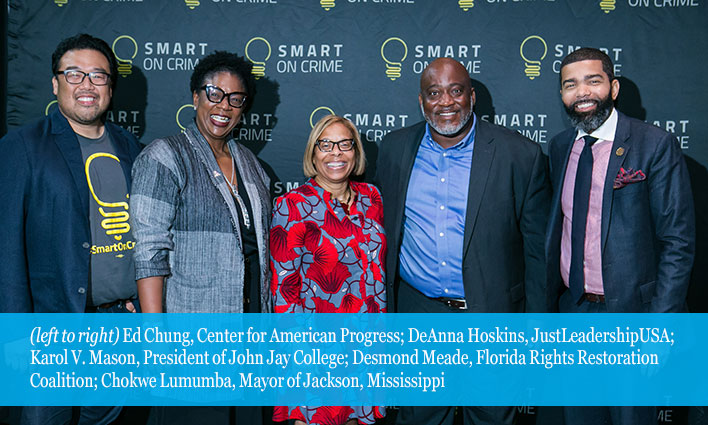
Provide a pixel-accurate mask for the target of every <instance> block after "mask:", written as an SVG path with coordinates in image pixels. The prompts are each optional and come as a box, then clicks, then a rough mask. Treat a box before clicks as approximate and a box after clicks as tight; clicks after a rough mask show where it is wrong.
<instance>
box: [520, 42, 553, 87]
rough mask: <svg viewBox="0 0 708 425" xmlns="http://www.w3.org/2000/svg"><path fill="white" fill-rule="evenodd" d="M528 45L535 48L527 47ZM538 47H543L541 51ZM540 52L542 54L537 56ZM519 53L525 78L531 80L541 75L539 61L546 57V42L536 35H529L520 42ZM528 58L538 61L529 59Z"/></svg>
mask: <svg viewBox="0 0 708 425" xmlns="http://www.w3.org/2000/svg"><path fill="white" fill-rule="evenodd" d="M532 40H538V41H532ZM539 43H540V46H539ZM529 44H531V45H534V44H535V45H536V47H535V48H533V47H527V46H528V45H529ZM539 47H543V49H540V48H539ZM541 51H543V53H541V54H538V53H540V52H541ZM524 52H525V53H524ZM519 53H520V54H521V59H523V60H524V65H525V68H524V73H525V74H526V76H527V77H529V80H533V79H534V78H536V77H538V76H539V75H541V61H542V60H543V58H545V57H546V53H548V45H546V41H545V40H544V39H542V38H541V37H539V36H537V35H530V36H528V37H526V38H525V39H524V41H522V42H521V47H519ZM529 57H531V58H538V59H529Z"/></svg>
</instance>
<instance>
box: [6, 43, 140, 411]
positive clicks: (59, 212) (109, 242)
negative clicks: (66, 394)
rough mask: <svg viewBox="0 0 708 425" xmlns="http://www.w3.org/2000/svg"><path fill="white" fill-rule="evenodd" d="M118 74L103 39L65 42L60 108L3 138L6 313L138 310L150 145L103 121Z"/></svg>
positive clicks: (57, 81) (57, 72)
mask: <svg viewBox="0 0 708 425" xmlns="http://www.w3.org/2000/svg"><path fill="white" fill-rule="evenodd" d="M116 69H117V66H116V60H115V57H114V56H113V52H112V51H111V49H110V47H109V46H108V45H107V44H106V43H105V42H104V41H103V40H100V39H98V38H95V37H92V36H90V35H87V34H80V35H77V36H75V37H71V38H68V39H66V40H63V41H62V42H61V43H60V44H59V45H58V46H57V48H56V50H55V52H54V54H53V55H52V75H53V78H52V86H53V90H54V94H55V95H56V96H57V103H58V109H57V110H56V111H55V112H53V113H51V114H49V115H48V116H47V117H44V118H42V119H41V120H38V121H36V122H33V123H30V124H28V125H26V126H24V127H22V128H19V129H17V130H14V131H11V132H10V133H8V134H7V135H6V136H5V137H3V138H2V139H0V150H1V151H2V155H0V204H2V205H3V207H2V208H0V223H2V226H0V252H2V253H3V261H2V262H0V286H1V287H2V289H3V296H2V297H0V312H4V313H8V312H19V313H32V312H35V313H83V312H128V311H130V312H134V311H135V309H136V307H135V305H134V304H133V302H132V301H131V299H132V298H134V297H135V296H136V295H137V294H136V292H137V291H136V286H135V270H134V267H133V261H132V256H133V255H132V251H131V249H132V247H133V246H134V244H135V242H134V241H133V238H132V235H131V233H130V226H129V224H128V216H129V208H128V202H127V201H128V199H127V194H128V193H129V191H130V170H131V167H132V164H133V160H134V159H135V157H136V156H137V155H138V153H139V152H140V144H139V143H138V141H137V140H136V139H135V137H134V136H133V135H131V134H129V133H128V132H127V131H125V130H123V129H121V128H120V127H118V126H116V125H114V124H112V123H108V122H106V123H104V122H103V117H104V115H105V112H106V110H107V109H108V106H109V104H110V102H111V96H112V94H113V85H114V83H115V79H116V77H117V71H116ZM33 75H34V74H32V73H30V74H29V75H28V78H30V79H31V78H32V76H33ZM120 410H121V408H120V407H96V406H89V407H86V406H85V407H81V408H80V409H77V411H76V412H74V411H73V409H72V408H71V407H70V406H68V407H62V406H50V407H39V406H31V407H25V408H24V409H23V411H22V419H21V421H22V423H23V424H38V423H41V424H64V423H69V422H70V421H72V420H74V421H79V422H80V423H96V424H98V423H110V422H112V421H113V420H115V418H116V417H117V416H118V414H119V413H120Z"/></svg>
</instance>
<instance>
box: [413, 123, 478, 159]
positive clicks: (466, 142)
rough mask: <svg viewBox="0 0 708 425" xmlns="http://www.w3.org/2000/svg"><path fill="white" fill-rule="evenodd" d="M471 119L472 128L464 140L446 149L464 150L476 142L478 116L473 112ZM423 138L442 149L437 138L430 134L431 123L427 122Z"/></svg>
mask: <svg viewBox="0 0 708 425" xmlns="http://www.w3.org/2000/svg"><path fill="white" fill-rule="evenodd" d="M471 120H472V128H470V130H469V131H468V132H467V134H466V135H465V137H463V138H462V140H460V141H459V142H457V143H456V144H455V145H454V146H451V147H449V148H448V149H445V150H452V149H455V150H463V149H465V148H466V147H468V146H470V145H471V144H472V143H473V142H474V134H475V131H476V128H477V116H476V115H475V114H472V117H471ZM423 140H427V141H428V143H429V144H431V145H432V146H437V148H439V149H441V150H442V147H441V146H440V145H439V144H438V143H437V142H436V141H435V140H433V136H432V135H431V134H430V124H428V123H425V136H423Z"/></svg>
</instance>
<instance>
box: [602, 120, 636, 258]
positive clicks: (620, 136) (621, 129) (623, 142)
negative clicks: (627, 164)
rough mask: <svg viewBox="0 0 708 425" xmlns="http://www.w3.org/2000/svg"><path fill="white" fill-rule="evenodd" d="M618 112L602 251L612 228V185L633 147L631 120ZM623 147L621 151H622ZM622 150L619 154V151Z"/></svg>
mask: <svg viewBox="0 0 708 425" xmlns="http://www.w3.org/2000/svg"><path fill="white" fill-rule="evenodd" d="M617 113H618V118H617V131H616V132H615V141H614V142H613V143H612V152H610V160H609V162H608V164H607V176H606V177H605V188H604V189H603V194H602V239H601V241H600V243H601V245H600V246H601V247H602V251H603V252H604V250H605V243H606V242H607V232H608V231H609V229H610V220H611V217H612V215H611V212H612V202H613V198H614V188H613V187H612V186H613V184H614V182H615V177H616V176H617V174H618V173H619V169H620V167H621V166H622V164H623V163H624V159H625V158H626V157H627V154H628V153H629V149H630V148H631V143H630V140H629V136H630V134H629V120H627V119H626V117H625V116H624V115H622V114H621V113H619V111H617ZM620 149H621V151H620ZM618 151H619V152H622V154H621V155H619V154H618V153H617V152H618Z"/></svg>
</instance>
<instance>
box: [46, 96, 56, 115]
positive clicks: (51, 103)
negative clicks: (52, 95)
mask: <svg viewBox="0 0 708 425" xmlns="http://www.w3.org/2000/svg"><path fill="white" fill-rule="evenodd" d="M55 103H58V102H57V101H56V100H52V101H51V102H49V103H47V107H46V108H44V115H45V116H46V115H49V109H50V108H51V107H52V105H54V104H55Z"/></svg>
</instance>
